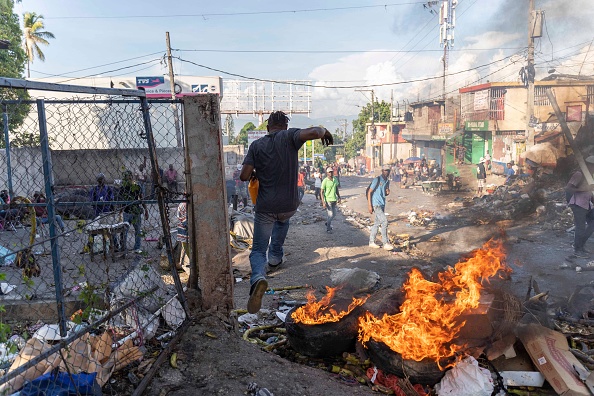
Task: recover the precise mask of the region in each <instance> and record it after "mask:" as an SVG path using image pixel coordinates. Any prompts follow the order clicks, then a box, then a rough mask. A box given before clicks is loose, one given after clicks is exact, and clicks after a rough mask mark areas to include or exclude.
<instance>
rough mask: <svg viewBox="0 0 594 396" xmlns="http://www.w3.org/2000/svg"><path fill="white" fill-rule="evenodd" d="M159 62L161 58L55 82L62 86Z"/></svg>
mask: <svg viewBox="0 0 594 396" xmlns="http://www.w3.org/2000/svg"><path fill="white" fill-rule="evenodd" d="M160 60H161V58H157V59H152V60H149V61H146V62H141V63H137V64H135V65H130V66H124V67H120V68H118V69H113V70H108V71H104V72H101V73H95V74H90V75H88V76H82V77H73V78H70V79H68V80H63V81H58V82H57V84H63V83H65V82H68V81H74V80H80V79H81V78H89V77H94V76H96V75H97V74H107V73H113V72H116V71H120V70H125V69H130V68H132V67H136V66H141V65H146V64H148V63H152V62H156V61H160Z"/></svg>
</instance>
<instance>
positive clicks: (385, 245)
mask: <svg viewBox="0 0 594 396" xmlns="http://www.w3.org/2000/svg"><path fill="white" fill-rule="evenodd" d="M384 249H386V250H394V245H392V244H390V243H385V244H384Z"/></svg>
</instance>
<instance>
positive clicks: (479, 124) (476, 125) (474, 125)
mask: <svg viewBox="0 0 594 396" xmlns="http://www.w3.org/2000/svg"><path fill="white" fill-rule="evenodd" d="M464 129H465V130H467V131H473V132H475V131H476V132H478V131H488V130H489V121H488V120H485V121H466V122H465V123H464Z"/></svg>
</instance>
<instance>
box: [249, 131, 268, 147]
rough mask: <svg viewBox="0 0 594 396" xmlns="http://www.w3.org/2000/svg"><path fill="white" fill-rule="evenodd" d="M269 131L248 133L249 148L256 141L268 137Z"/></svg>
mask: <svg viewBox="0 0 594 396" xmlns="http://www.w3.org/2000/svg"><path fill="white" fill-rule="evenodd" d="M267 133H268V131H248V133H247V135H248V147H250V145H251V144H252V143H253V142H254V141H255V140H258V139H260V138H261V137H262V136H266V134H267Z"/></svg>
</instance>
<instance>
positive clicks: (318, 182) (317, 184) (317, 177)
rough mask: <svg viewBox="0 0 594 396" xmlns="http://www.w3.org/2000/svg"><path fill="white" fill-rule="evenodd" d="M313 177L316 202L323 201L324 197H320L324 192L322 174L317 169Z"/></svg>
mask: <svg viewBox="0 0 594 396" xmlns="http://www.w3.org/2000/svg"><path fill="white" fill-rule="evenodd" d="M313 177H314V189H315V190H314V192H315V196H316V200H318V199H322V197H321V196H320V191H321V190H322V174H321V173H320V172H318V170H317V169H316V171H315V172H314V174H313Z"/></svg>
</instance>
